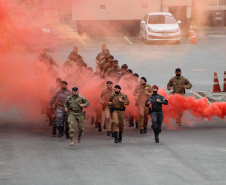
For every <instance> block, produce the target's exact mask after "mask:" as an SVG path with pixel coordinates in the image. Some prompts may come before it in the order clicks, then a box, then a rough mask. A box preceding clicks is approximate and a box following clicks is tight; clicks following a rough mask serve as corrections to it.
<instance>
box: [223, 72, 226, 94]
mask: <svg viewBox="0 0 226 185" xmlns="http://www.w3.org/2000/svg"><path fill="white" fill-rule="evenodd" d="M223 87H224V92H226V71H225V72H224V84H223Z"/></svg>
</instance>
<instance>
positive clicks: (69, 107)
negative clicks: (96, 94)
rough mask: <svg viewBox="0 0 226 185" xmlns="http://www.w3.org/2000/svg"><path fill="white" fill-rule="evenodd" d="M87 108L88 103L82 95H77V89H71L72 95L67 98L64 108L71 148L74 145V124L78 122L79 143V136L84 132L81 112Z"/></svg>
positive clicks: (83, 117)
mask: <svg viewBox="0 0 226 185" xmlns="http://www.w3.org/2000/svg"><path fill="white" fill-rule="evenodd" d="M88 106H89V101H88V100H87V99H86V98H85V97H84V96H82V95H80V94H78V88H77V87H73V88H72V95H71V96H68V97H67V99H66V101H65V103H64V108H65V111H67V112H68V111H69V116H68V122H69V136H70V139H71V143H70V145H71V146H73V145H74V144H75V138H74V135H75V130H74V127H75V122H76V121H77V122H78V129H79V130H78V143H80V142H81V136H82V135H83V132H84V119H85V112H84V111H83V107H85V108H87V107H88Z"/></svg>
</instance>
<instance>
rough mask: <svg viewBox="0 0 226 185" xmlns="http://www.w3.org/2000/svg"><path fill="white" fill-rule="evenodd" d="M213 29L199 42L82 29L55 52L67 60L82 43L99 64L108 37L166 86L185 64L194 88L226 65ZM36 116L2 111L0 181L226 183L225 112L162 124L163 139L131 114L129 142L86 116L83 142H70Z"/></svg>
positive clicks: (120, 55)
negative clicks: (135, 123) (149, 40)
mask: <svg viewBox="0 0 226 185" xmlns="http://www.w3.org/2000/svg"><path fill="white" fill-rule="evenodd" d="M212 35H214V33H211V35H210V34H207V33H206V34H203V35H199V36H198V37H197V44H190V43H189V40H188V39H187V38H183V39H182V42H181V44H180V45H176V44H163V43H162V44H158V43H156V44H148V45H147V44H145V43H144V42H143V41H141V40H140V39H139V38H137V37H108V38H100V37H95V38H89V37H81V38H80V39H75V40H64V41H62V40H61V41H60V43H59V45H58V46H56V47H54V48H51V51H50V52H49V53H50V54H51V55H52V56H53V58H56V59H57V60H58V62H59V63H60V64H63V62H64V60H65V59H66V57H67V55H68V53H69V52H70V51H71V50H72V48H73V46H75V45H77V46H78V47H79V53H80V54H81V55H82V56H83V57H84V60H85V62H86V63H87V64H88V65H89V66H91V67H94V66H95V57H96V54H97V53H98V52H99V51H100V45H101V44H102V43H106V44H107V46H108V48H109V49H110V51H111V53H112V54H113V55H114V56H115V59H118V60H119V64H123V63H127V64H128V66H129V68H131V69H132V70H133V71H134V72H137V73H138V74H139V75H140V76H145V77H146V78H147V80H148V83H149V84H151V85H153V84H157V85H158V86H159V87H164V88H166V84H167V82H168V81H169V79H170V78H171V77H173V76H174V70H175V68H177V67H180V68H181V69H182V75H184V76H185V77H187V78H188V79H189V80H190V82H191V83H192V84H193V87H192V89H191V90H192V91H193V92H198V91H211V90H212V85H213V74H214V72H217V73H218V77H219V81H220V84H221V85H222V84H223V74H224V71H225V70H226V62H225V59H226V52H225V43H226V33H225V31H223V32H222V33H221V34H220V36H219V34H218V33H217V34H215V36H212ZM81 39H82V41H81ZM30 55H33V54H32V53H31V54H30ZM188 95H193V93H192V92H190V91H188ZM196 98H199V97H196ZM37 114H38V113H37ZM36 116H38V117H39V118H38V119H37V120H35V121H34V120H32V117H30V118H29V119H28V118H27V117H26V116H25V115H24V112H23V110H18V109H15V108H13V107H12V108H11V110H9V111H8V112H1V113H0V185H25V184H29V185H58V184H59V185H62V184H76V185H106V184H110V185H116V184H117V185H119V184H120V185H127V184H128V185H135V184H136V185H137V184H139V185H155V184H156V185H157V184H166V185H171V184H172V185H175V184H176V185H181V184H183V185H186V184H189V185H190V184H194V185H200V184H201V185H212V184H214V185H225V184H226V176H225V171H226V142H225V140H226V134H225V132H226V120H223V119H218V118H213V120H212V121H211V122H210V121H207V120H205V119H204V120H203V119H200V120H196V119H194V118H193V117H192V116H191V115H190V114H188V113H186V114H185V115H184V116H185V117H186V119H187V120H189V121H188V123H183V125H182V127H178V126H177V125H176V124H175V123H174V121H172V123H171V125H170V126H169V127H167V126H166V125H165V124H164V125H163V131H162V133H161V135H160V143H159V144H156V143H155V142H154V135H153V132H152V131H151V128H150V122H149V126H148V133H147V134H144V135H141V134H139V132H138V130H137V129H136V128H135V127H133V128H129V127H128V123H127V122H126V128H125V133H124V134H123V142H122V143H121V144H115V143H113V139H112V138H111V137H107V136H106V132H105V130H104V131H103V132H101V133H98V132H97V129H96V128H94V126H93V125H90V120H86V123H85V134H84V136H83V137H82V142H81V143H80V144H79V143H76V145H75V146H73V147H71V146H70V145H69V144H70V141H69V140H67V139H66V138H65V136H64V137H63V138H60V139H59V138H57V137H52V136H51V127H48V126H47V124H48V123H47V122H46V121H45V120H44V116H42V115H36Z"/></svg>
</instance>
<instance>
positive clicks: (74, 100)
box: [64, 94, 89, 112]
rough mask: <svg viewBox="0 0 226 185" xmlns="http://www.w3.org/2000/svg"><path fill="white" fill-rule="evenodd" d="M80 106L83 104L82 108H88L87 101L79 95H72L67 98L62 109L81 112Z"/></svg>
mask: <svg viewBox="0 0 226 185" xmlns="http://www.w3.org/2000/svg"><path fill="white" fill-rule="evenodd" d="M80 104H84V107H85V108H87V107H88V106H89V101H88V100H87V99H86V98H85V97H84V96H82V95H80V94H78V95H77V96H75V95H73V94H72V95H70V96H68V97H67V99H66V101H65V103H64V108H65V109H66V108H69V109H70V110H72V111H78V112H82V110H83V107H81V106H80Z"/></svg>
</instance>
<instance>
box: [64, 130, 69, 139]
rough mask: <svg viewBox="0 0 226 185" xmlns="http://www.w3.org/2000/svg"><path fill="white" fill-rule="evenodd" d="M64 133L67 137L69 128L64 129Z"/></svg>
mask: <svg viewBox="0 0 226 185" xmlns="http://www.w3.org/2000/svg"><path fill="white" fill-rule="evenodd" d="M65 135H66V138H67V139H69V128H66V129H65Z"/></svg>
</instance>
